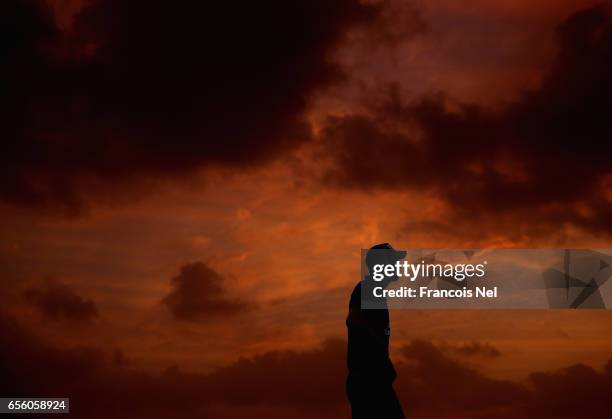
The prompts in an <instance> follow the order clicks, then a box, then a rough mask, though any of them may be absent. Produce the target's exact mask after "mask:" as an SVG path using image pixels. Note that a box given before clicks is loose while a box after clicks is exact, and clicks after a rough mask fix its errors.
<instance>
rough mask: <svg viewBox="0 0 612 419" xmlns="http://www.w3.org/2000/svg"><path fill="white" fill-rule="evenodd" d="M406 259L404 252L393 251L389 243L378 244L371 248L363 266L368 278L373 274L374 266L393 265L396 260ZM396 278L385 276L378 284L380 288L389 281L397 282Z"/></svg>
mask: <svg viewBox="0 0 612 419" xmlns="http://www.w3.org/2000/svg"><path fill="white" fill-rule="evenodd" d="M405 257H406V252H405V251H403V250H395V249H394V248H393V247H392V246H391V245H390V244H389V243H380V244H377V245H375V246H372V247H371V248H370V249H369V250H368V253H367V254H366V257H365V264H366V266H367V268H368V271H369V273H370V277H372V275H373V274H374V272H375V271H374V269H375V266H376V265H394V264H395V262H397V261H398V260H402V259H404V258H405ZM397 279H398V278H397V276H395V275H393V276H387V275H385V279H384V280H383V282H382V283H381V284H380V285H382V286H385V285H387V284H388V283H389V282H390V281H395V280H397Z"/></svg>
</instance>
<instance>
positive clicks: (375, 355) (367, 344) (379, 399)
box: [346, 243, 406, 419]
mask: <svg viewBox="0 0 612 419" xmlns="http://www.w3.org/2000/svg"><path fill="white" fill-rule="evenodd" d="M373 250H374V251H373ZM404 257H406V252H400V251H396V250H394V249H393V248H392V247H391V245H390V244H389V243H382V244H377V245H376V246H373V247H372V248H371V249H370V250H369V251H368V253H367V254H366V261H365V262H366V266H367V267H368V270H369V272H370V274H369V275H367V276H366V277H365V278H363V280H362V281H360V282H359V283H358V284H357V286H355V289H354V290H353V293H352V294H351V300H350V303H349V314H348V317H347V319H346V327H347V328H348V354H347V355H348V356H347V358H348V359H347V364H348V370H349V373H348V377H347V380H346V392H347V395H348V398H349V401H350V403H351V411H352V418H353V419H365V418H368V419H402V418H404V412H403V411H402V407H401V405H400V403H399V400H398V399H397V396H396V394H395V391H394V390H393V381H394V380H395V377H396V373H395V369H394V368H393V363H392V362H391V359H390V358H389V337H390V335H391V329H390V327H389V310H388V309H387V302H386V299H382V298H378V299H375V303H374V306H375V307H377V308H376V309H370V308H368V309H365V308H362V305H361V302H362V295H363V297H364V299H373V296H372V290H373V287H382V288H383V289H384V288H385V287H386V286H387V285H389V283H390V282H391V281H394V280H397V277H388V276H386V277H385V278H384V279H383V280H382V281H376V282H375V281H373V279H372V273H373V272H374V270H373V266H374V265H377V264H395V262H396V261H398V260H401V259H403V258H404Z"/></svg>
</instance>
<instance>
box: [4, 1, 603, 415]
mask: <svg viewBox="0 0 612 419" xmlns="http://www.w3.org/2000/svg"><path fill="white" fill-rule="evenodd" d="M0 32H1V37H0V39H1V41H0V51H1V53H0V68H1V69H2V70H1V71H2V77H1V78H0V91H2V95H1V96H0V109H1V110H2V115H3V124H2V125H3V129H2V132H3V134H2V138H3V141H2V143H3V152H2V153H1V154H0V174H1V176H2V179H3V181H2V183H1V184H0V212H1V214H2V216H3V219H4V223H3V227H2V229H1V232H0V234H1V240H0V269H2V271H1V273H2V275H1V276H0V282H1V283H0V285H1V286H2V290H3V291H2V293H0V301H1V303H2V305H1V308H0V332H2V333H0V335H1V337H0V362H1V363H2V364H3V368H4V369H5V370H6V371H8V377H10V378H11V379H10V380H8V381H7V382H6V383H5V384H3V385H2V386H1V388H2V391H1V393H2V394H15V395H26V394H30V395H33V394H36V395H40V396H51V395H55V394H57V395H61V394H69V395H70V397H71V409H73V411H75V412H78V411H80V412H81V416H78V417H84V418H85V417H92V418H101V417H108V416H107V412H109V411H110V412H114V416H115V417H117V418H121V417H124V416H125V417H126V418H127V417H131V418H135V417H147V418H173V417H212V418H220V419H223V418H228V419H230V418H242V417H246V416H248V417H262V418H276V417H278V418H283V417H288V416H291V417H294V418H296V419H301V418H309V417H318V418H321V417H324V418H328V417H329V418H332V417H334V418H335V417H342V418H344V417H348V416H349V410H348V404H347V403H346V401H345V399H344V396H343V391H344V390H343V385H344V382H343V380H344V374H345V364H344V363H345V359H344V355H345V352H344V351H345V346H344V345H345V343H344V340H345V335H346V331H345V325H344V320H345V317H346V313H347V304H348V298H349V295H350V292H351V289H352V287H353V286H354V285H355V283H356V282H357V281H358V280H359V275H360V264H359V257H360V249H362V248H369V247H370V246H372V245H373V244H375V243H379V242H390V243H392V244H393V246H394V247H395V248H435V247H444V248H465V247H469V248H477V247H514V248H538V247H570V248H576V247H589V248H610V247H612V246H611V243H612V242H611V238H612V165H611V164H610V162H611V161H612V159H611V156H612V142H611V141H610V138H612V114H611V110H612V14H611V9H610V8H609V7H608V5H606V4H603V3H596V2H591V1H577V0H575V1H570V0H555V1H552V0H551V1H545V2H537V1H511V0H499V1H491V0H466V1H461V2H457V1H450V0H449V1H446V0H438V1H426V0H421V1H399V0H388V1H364V2H359V1H358V0H335V1H328V0H294V1H276V0H274V1H268V2H219V3H215V2H190V3H188V4H180V5H179V4H178V3H177V2H169V1H161V0H154V1H151V0H148V1H140V0H138V1H129V2H128V1H123V0H106V1H102V0H90V1H86V0H82V1H80V0H48V1H47V2H43V1H34V0H31V1H28V0H5V1H3V2H2V5H0ZM391 321H392V330H393V333H392V353H393V358H394V362H395V363H396V365H398V373H399V378H398V382H397V386H396V388H397V390H398V395H399V397H400V399H402V402H403V403H404V407H405V410H406V412H407V415H408V417H415V418H416V417H418V418H430V417H431V418H433V417H436V418H446V417H453V418H480V417H487V418H500V419H501V418H519V417H521V418H525V417H530V416H528V415H527V414H526V413H525V412H526V411H528V412H530V413H533V414H534V416H533V417H539V418H547V417H548V416H543V414H544V413H542V412H546V414H547V415H550V417H551V418H552V417H567V418H574V417H588V418H590V419H591V418H598V417H602V418H603V417H604V415H605V411H604V410H603V409H604V408H603V407H602V406H603V405H602V404H601V403H602V399H603V400H605V397H612V363H608V361H609V360H610V359H611V358H612V313H610V312H609V311H608V310H605V311H604V310H595V311H586V310H585V311H564V310H541V311H521V310H516V311H511V310H508V311H502V310H500V311H484V310H483V311H478V310H472V311H467V310H456V311H434V310H430V311H419V310H398V311H392V313H391ZM577 365H579V366H577ZM568 367H570V368H569V369H564V368H568ZM578 383H580V384H578ZM465 386H467V387H466V388H470V389H471V390H460V389H459V388H458V387H461V388H463V387H465ZM573 386H578V387H580V390H579V391H578V390H576V391H577V392H576V393H574V387H573ZM447 392H448V393H447ZM92 394H97V395H101V394H105V395H107V396H108V397H111V398H114V399H115V400H116V402H115V403H113V405H112V406H110V407H108V406H107V408H108V409H111V410H107V411H106V412H105V411H103V410H102V405H99V406H98V405H96V403H97V401H96V400H97V399H96V397H94V396H92ZM126 394H131V396H130V397H128V396H126ZM559 394H566V395H567V394H572V395H573V394H576V398H577V399H580V400H583V401H584V400H588V401H589V403H587V404H588V405H589V406H590V407H584V406H582V405H580V406H579V404H574V403H573V402H572V401H568V400H567V398H566V399H565V401H564V403H565V405H564V406H565V407H564V409H562V411H559V412H555V411H554V409H553V408H550V406H558V404H555V402H556V401H558V400H557V399H556V398H558V397H560V396H559ZM441 398H442V399H444V400H445V401H444V402H440V399H441ZM591 399H592V400H591ZM560 400H563V398H562V399H560ZM572 400H573V399H572ZM608 400H609V398H608ZM430 403H435V404H436V408H435V409H438V410H435V411H434V410H432V409H430V408H428V405H429V404H430ZM576 403H578V402H576ZM585 403H586V402H585ZM598 403H599V404H598ZM93 406H98V407H99V409H97V408H95V407H93ZM523 408H524V409H526V410H525V411H522V410H520V409H523ZM181 409H187V410H181ZM584 409H586V410H584ZM588 409H591V410H588ZM179 411H180V412H182V413H177V412H179ZM576 412H581V414H584V416H580V415H578V414H577V413H576ZM536 413H537V415H536ZM75 414H76V413H75ZM123 415H124V416H123ZM563 415H566V416H563ZM598 415H602V416H598ZM75 417H77V416H75Z"/></svg>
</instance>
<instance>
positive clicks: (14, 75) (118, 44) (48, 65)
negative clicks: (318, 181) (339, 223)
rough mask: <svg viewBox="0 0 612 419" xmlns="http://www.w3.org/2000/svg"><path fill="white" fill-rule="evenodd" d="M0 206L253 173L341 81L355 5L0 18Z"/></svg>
mask: <svg viewBox="0 0 612 419" xmlns="http://www.w3.org/2000/svg"><path fill="white" fill-rule="evenodd" d="M0 13H1V15H0V39H1V41H0V57H1V58H0V59H1V60H2V70H1V71H2V78H1V81H0V88H1V90H2V92H3V93H2V98H1V99H0V111H1V113H2V116H3V143H4V148H3V152H2V153H1V157H0V175H1V176H2V179H3V182H2V186H0V199H3V200H5V201H9V202H12V203H18V204H22V205H31V206H37V205H47V204H48V205H54V204H57V205H60V206H69V207H70V206H78V205H79V203H80V198H81V197H80V189H83V188H85V187H86V186H84V185H83V183H85V184H87V182H89V181H92V180H102V181H103V182H110V183H113V182H114V185H117V182H118V181H125V180H128V179H130V178H132V177H135V176H140V175H142V176H154V177H155V176H161V175H176V174H178V173H185V172H189V171H191V170H194V169H197V168H200V167H206V166H211V165H229V166H240V167H244V166H252V165H257V164H260V163H262V162H265V161H268V160H270V159H271V158H274V157H275V156H277V155H278V154H280V153H283V152H285V151H287V150H290V149H293V148H294V147H296V146H298V145H299V144H301V143H303V142H304V141H306V140H308V139H309V138H310V135H311V129H310V126H309V124H308V123H307V122H306V121H305V119H304V118H303V116H302V114H303V111H304V110H305V109H306V107H307V105H308V102H309V99H310V97H311V96H312V94H313V93H314V92H315V91H317V89H319V88H322V87H325V86H327V85H329V84H330V83H333V82H335V81H337V80H339V79H341V78H342V74H341V71H340V70H339V69H338V68H337V67H336V66H335V65H334V64H332V63H331V61H330V60H329V54H330V53H331V52H332V50H333V49H334V47H335V46H336V45H337V43H338V41H339V40H340V39H341V38H342V37H343V35H344V33H345V32H346V31H347V30H348V29H349V28H351V27H353V26H354V25H358V24H360V23H368V22H369V21H371V20H372V19H373V17H374V15H375V14H376V10H375V8H374V7H372V6H364V5H361V4H360V3H359V2H358V1H357V0H339V1H333V2H329V1H323V0H298V1H290V2H287V1H271V2H265V3H255V2H241V3H235V2H187V3H180V4H177V3H176V2H171V1H161V0H153V1H150V0H148V1H129V2H126V1H121V0H111V1H95V0H94V1H91V2H86V4H85V6H84V8H83V9H82V10H81V12H80V13H79V14H77V15H76V16H75V19H74V23H73V26H72V29H71V31H69V32H67V33H64V32H61V31H60V30H59V29H58V28H57V26H56V23H55V21H54V20H53V18H52V14H51V12H50V10H49V9H48V8H47V7H45V6H44V3H43V2H42V1H36V0H8V1H5V2H3V4H2V6H1V9H0Z"/></svg>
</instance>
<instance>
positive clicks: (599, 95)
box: [322, 7, 612, 232]
mask: <svg viewBox="0 0 612 419" xmlns="http://www.w3.org/2000/svg"><path fill="white" fill-rule="evenodd" d="M557 42H558V48H559V50H558V53H557V56H556V59H555V60H554V62H553V63H552V68H551V70H550V71H549V73H548V74H547V76H546V77H545V78H544V80H543V82H542V84H541V86H540V87H539V88H538V89H535V90H532V91H528V92H526V93H525V94H524V95H523V96H522V98H521V99H519V100H518V101H517V102H515V103H514V104H512V105H510V106H508V107H507V108H506V109H504V110H502V111H494V110H491V109H487V108H485V107H482V106H480V105H475V104H466V103H460V102H456V101H454V100H452V99H451V98H449V97H448V96H447V95H445V94H444V93H438V94H431V95H429V96H425V97H423V98H421V99H418V100H415V101H413V102H411V103H407V104H405V103H403V101H402V99H401V97H400V94H399V92H398V89H396V88H391V89H390V90H389V100H388V102H387V103H386V105H385V106H382V107H380V108H378V109H376V110H375V111H374V112H373V113H372V114H370V115H347V116H343V117H334V118H330V119H329V120H328V122H327V125H326V127H325V128H324V130H323V134H322V141H323V143H324V144H325V147H326V149H327V151H328V152H329V154H330V155H331V157H332V159H333V161H334V162H335V165H336V167H335V169H334V170H332V171H331V172H330V173H328V176H327V180H328V181H329V182H332V183H334V184H340V185H344V186H349V187H360V188H365V189H372V188H379V187H382V188H412V189H417V190H422V189H426V190H429V191H437V192H438V193H440V194H441V195H442V196H444V197H445V198H446V199H447V200H448V201H449V202H450V203H451V204H453V205H454V206H455V208H456V209H457V211H458V213H459V214H460V215H461V216H474V215H481V214H485V213H490V214H491V213H495V214H498V213H499V214H501V213H504V212H506V213H509V212H513V213H514V214H516V215H519V216H525V217H527V218H531V219H533V218H534V217H535V218H540V219H542V220H543V221H545V222H546V223H551V224H556V225H558V223H560V222H564V221H570V222H574V223H576V224H577V225H580V226H583V227H586V228H589V229H592V230H594V231H597V230H600V231H601V230H604V231H608V232H609V229H610V226H611V225H612V203H611V202H610V201H609V199H610V198H609V197H606V192H605V191H604V183H606V182H608V185H607V188H610V184H609V183H610V180H609V177H608V178H607V177H606V176H610V175H612V169H611V167H612V166H611V165H610V155H611V153H612V142H611V141H610V138H611V137H612V118H611V117H610V116H611V114H610V109H612V21H611V19H610V14H609V11H608V10H606V9H605V8H603V7H595V8H591V9H587V10H583V11H580V12H577V13H575V14H574V15H572V16H570V17H569V18H567V19H566V20H565V21H564V22H563V23H562V24H560V25H559V26H558V28H557ZM607 194H610V192H609V191H608V192H607Z"/></svg>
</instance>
